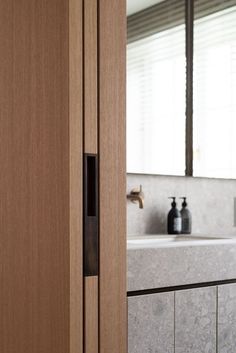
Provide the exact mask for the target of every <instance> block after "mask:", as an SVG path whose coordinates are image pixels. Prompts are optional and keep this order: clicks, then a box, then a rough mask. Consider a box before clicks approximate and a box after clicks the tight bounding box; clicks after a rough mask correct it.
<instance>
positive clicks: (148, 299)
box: [128, 292, 174, 353]
mask: <svg viewBox="0 0 236 353" xmlns="http://www.w3.org/2000/svg"><path fill="white" fill-rule="evenodd" d="M128 323H129V330H128V352H129V353H174V293H173V292H170V293H158V294H151V295H144V296H137V297H129V298H128Z"/></svg>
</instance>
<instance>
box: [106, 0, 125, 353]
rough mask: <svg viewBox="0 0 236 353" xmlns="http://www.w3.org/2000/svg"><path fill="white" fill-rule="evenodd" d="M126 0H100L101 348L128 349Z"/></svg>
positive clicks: (109, 351)
mask: <svg viewBox="0 0 236 353" xmlns="http://www.w3.org/2000/svg"><path fill="white" fill-rule="evenodd" d="M125 5H126V4H125V1H123V0H122V1H117V0H110V1H106V0H100V1H99V163H100V272H99V274H100V281H99V305H100V308H99V310H100V320H99V323H100V353H118V352H119V353H125V352H127V312H126V170H125V166H126V163H125V154H126V153H125V151H126V147H125V86H126V83H125V67H126V54H125V53H126V6H125Z"/></svg>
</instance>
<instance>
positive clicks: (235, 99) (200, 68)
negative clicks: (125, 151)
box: [193, 1, 236, 178]
mask: <svg viewBox="0 0 236 353" xmlns="http://www.w3.org/2000/svg"><path fill="white" fill-rule="evenodd" d="M209 3H212V4H214V5H216V4H218V5H219V3H220V2H219V1H211V2H209ZM221 3H222V4H223V3H226V2H223V1H222V2H221ZM195 5H196V8H195V18H197V19H196V20H195V22H194V80H193V97H194V101H193V107H194V111H193V141H194V149H193V150H194V155H193V174H194V176H206V177H220V178H236V6H231V7H229V8H225V9H223V10H219V11H217V12H213V13H211V14H210V15H208V16H204V17H201V18H198V7H197V5H198V1H196V3H195Z"/></svg>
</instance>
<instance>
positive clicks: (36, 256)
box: [0, 0, 81, 353]
mask: <svg viewBox="0 0 236 353" xmlns="http://www.w3.org/2000/svg"><path fill="white" fill-rule="evenodd" d="M68 4H69V1H68V0H60V1H58V0H50V1H46V0H38V1H36V0H19V1H15V0H8V1H1V2H0V51H1V57H0V77H1V79H0V165H1V173H0V229H1V235H0V285H1V290H0V337H1V339H0V351H1V353H66V352H69V349H70V299H71V300H72V299H73V298H74V294H73V293H74V292H73V291H72V290H71V289H72V287H73V286H75V287H77V288H79V278H77V279H75V269H74V270H73V271H72V272H73V273H74V275H72V277H73V279H72V278H71V281H70V265H71V266H73V265H77V264H78V263H79V262H80V260H77V262H76V264H75V261H73V259H74V258H73V259H72V262H71V264H70V246H71V247H72V246H73V245H74V244H75V240H74V239H75V234H76V233H77V234H78V236H79V229H80V225H79V224H78V223H77V222H75V221H74V216H73V215H71V218H70V210H69V206H70V205H73V204H74V203H75V199H70V191H71V192H72V191H75V188H78V189H80V186H77V187H75V177H76V176H77V177H79V173H78V163H79V160H78V157H77V159H76V160H74V159H73V158H72V161H71V164H70V149H72V148H76V149H77V148H78V146H79V145H80V142H78V144H77V145H74V147H73V142H72V144H71V145H70V143H69V133H70V131H73V126H72V125H73V124H74V125H75V126H74V128H75V130H76V131H77V133H79V130H80V125H79V123H78V121H77V123H76V122H75V120H74V118H73V116H74V113H73V111H74V112H75V110H76V106H74V107H73V105H74V103H73V102H74V101H73V100H72V101H70V102H69V64H70V62H69V59H71V60H72V57H71V58H69V6H68ZM71 40H72V38H71ZM71 45H72V42H71ZM78 65H79V64H78ZM71 73H72V71H71ZM77 77H78V74H77ZM70 84H71V86H70V87H71V88H74V86H73V84H72V82H71V83H70ZM76 93H78V91H77V92H76ZM69 109H71V115H70V117H71V124H72V125H71V126H70V125H69ZM77 118H78V116H77ZM75 133H76V132H75ZM77 138H78V139H79V136H77ZM74 139H75V136H74ZM78 153H79V150H78ZM74 156H75V153H74ZM70 172H71V174H70ZM73 173H74V174H73ZM77 174H78V175H77ZM77 182H78V185H80V181H79V180H77ZM78 189H77V191H76V195H78ZM73 210H74V212H75V211H76V210H77V211H80V208H79V206H74V208H73ZM78 214H80V212H78ZM70 226H71V230H72V232H71V235H72V238H71V243H70ZM77 248H78V242H77V246H76V249H77ZM76 249H75V251H76ZM77 275H78V277H79V276H80V274H79V273H78V274H77ZM70 292H71V298H70ZM78 295H80V291H79V294H78ZM77 303H80V301H79V300H77ZM77 303H75V302H74V303H73V305H72V306H71V311H72V310H73V308H75V307H76V305H77ZM77 313H78V310H77ZM74 322H75V321H74V319H72V321H71V324H74ZM76 325H77V328H79V330H78V335H77V340H80V337H79V334H80V332H81V329H80V324H79V323H78V319H77V323H76ZM72 342H73V341H71V343H72ZM72 346H73V347H74V350H71V352H73V353H75V352H76V353H81V350H80V348H79V344H77V348H78V349H77V350H76V349H75V347H76V345H75V344H73V343H72Z"/></svg>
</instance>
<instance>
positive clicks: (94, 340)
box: [84, 276, 98, 353]
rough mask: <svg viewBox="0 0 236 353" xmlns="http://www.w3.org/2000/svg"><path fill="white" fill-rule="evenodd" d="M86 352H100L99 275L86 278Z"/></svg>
mask: <svg viewBox="0 0 236 353" xmlns="http://www.w3.org/2000/svg"><path fill="white" fill-rule="evenodd" d="M84 352H85V353H97V352H98V277H97V276H92V277H86V278H85V280H84Z"/></svg>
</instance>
